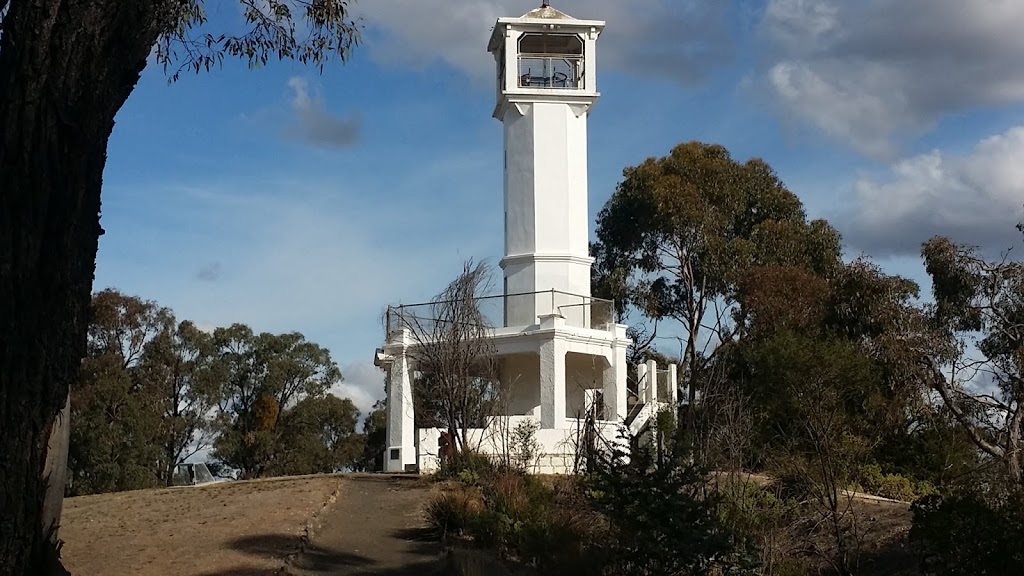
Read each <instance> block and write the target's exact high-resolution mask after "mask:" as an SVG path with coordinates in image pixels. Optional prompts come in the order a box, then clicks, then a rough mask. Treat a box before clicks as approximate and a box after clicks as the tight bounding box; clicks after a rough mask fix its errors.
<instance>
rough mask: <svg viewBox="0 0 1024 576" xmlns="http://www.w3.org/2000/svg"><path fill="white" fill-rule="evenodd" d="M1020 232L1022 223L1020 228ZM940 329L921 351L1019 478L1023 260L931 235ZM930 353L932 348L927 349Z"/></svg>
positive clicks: (956, 410)
mask: <svg viewBox="0 0 1024 576" xmlns="http://www.w3.org/2000/svg"><path fill="white" fill-rule="evenodd" d="M1022 231H1024V229H1022ZM922 255H923V256H924V261H925V267H926V269H927V271H928V274H929V275H930V276H931V279H932V294H933V296H934V305H933V306H932V307H931V309H930V318H931V320H932V322H933V326H934V328H935V329H936V332H937V336H938V337H937V338H935V339H934V340H933V341H932V346H931V347H930V348H929V349H927V350H925V351H923V353H922V354H921V358H922V359H923V360H922V362H924V363H925V364H926V365H927V367H928V368H929V369H930V373H931V375H932V376H933V377H932V379H931V384H932V386H933V388H934V389H935V390H936V392H938V394H939V395H940V396H941V398H942V400H943V402H944V403H945V405H946V406H947V408H948V409H949V410H950V412H952V414H953V416H954V417H955V418H956V420H957V421H958V422H959V423H960V425H961V426H962V427H963V429H964V430H965V431H966V432H967V434H968V436H969V437H970V438H971V440H972V441H973V442H974V443H975V444H976V445H977V446H978V448H979V449H980V450H981V451H982V452H984V453H985V454H987V455H988V456H989V457H991V458H994V459H996V460H997V461H999V462H1001V463H1002V465H1003V466H1004V467H1005V470H1006V473H1007V475H1008V477H1009V479H1010V480H1011V482H1013V483H1016V484H1020V483H1022V482H1024V453H1022V452H1024V262H1021V261H1014V260H1011V259H1010V258H1009V257H1008V256H1004V257H1003V258H999V259H990V258H986V257H984V255H982V254H981V253H980V252H979V250H978V249H977V248H974V247H971V246H963V245H957V244H955V243H953V242H952V241H951V240H949V239H948V238H943V237H935V238H932V239H931V240H929V241H928V242H926V243H925V244H924V247H923V249H922ZM924 352H930V353H924Z"/></svg>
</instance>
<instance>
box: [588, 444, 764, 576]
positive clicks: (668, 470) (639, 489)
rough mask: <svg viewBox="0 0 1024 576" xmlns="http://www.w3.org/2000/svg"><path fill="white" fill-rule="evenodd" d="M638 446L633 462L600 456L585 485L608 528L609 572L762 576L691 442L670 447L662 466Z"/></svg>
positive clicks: (615, 453)
mask: <svg viewBox="0 0 1024 576" xmlns="http://www.w3.org/2000/svg"><path fill="white" fill-rule="evenodd" d="M632 444H633V445H632V447H631V450H630V452H629V454H628V456H627V454H626V453H625V452H624V451H623V450H621V449H620V448H615V449H613V450H612V451H610V452H608V453H599V454H598V455H597V456H596V458H595V461H596V464H595V467H594V469H593V470H592V471H591V472H590V474H588V476H587V479H586V489H587V495H588V500H589V502H590V504H591V506H592V507H593V508H594V510H595V511H597V512H599V513H600V514H601V515H602V516H603V517H604V518H605V519H606V520H607V522H608V524H609V531H610V534H609V537H608V538H607V540H606V542H605V543H604V546H605V547H606V548H605V553H606V556H605V562H606V563H607V564H606V573H610V574H624V575H630V574H637V575H640V574H643V575H646V574H681V575H684V574H708V573H710V572H711V571H712V570H720V571H723V572H725V573H730V574H741V573H749V574H753V573H756V572H755V571H756V568H757V565H758V559H757V554H756V551H755V550H753V547H752V546H750V544H749V543H748V542H737V540H736V539H735V537H734V533H733V532H732V530H730V529H729V527H728V526H727V525H726V524H725V523H724V522H723V521H722V518H721V516H720V514H719V507H720V505H721V498H720V496H718V495H716V494H713V493H711V492H710V491H709V490H708V485H707V476H706V473H705V471H704V470H703V469H701V468H700V467H699V466H697V465H695V464H693V463H692V459H691V458H690V457H689V453H688V451H687V450H685V449H684V448H683V447H684V446H685V443H683V442H680V441H676V442H675V443H673V444H672V445H670V446H669V450H668V453H667V458H665V460H664V462H663V463H658V462H657V461H656V459H655V456H654V455H653V454H652V453H651V451H650V450H648V449H646V448H644V447H641V446H640V445H638V444H637V443H636V442H632Z"/></svg>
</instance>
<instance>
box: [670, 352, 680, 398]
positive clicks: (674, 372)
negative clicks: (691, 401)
mask: <svg viewBox="0 0 1024 576" xmlns="http://www.w3.org/2000/svg"><path fill="white" fill-rule="evenodd" d="M678 370H679V366H678V365H677V364H676V363H675V362H672V363H671V364H669V365H668V398H667V401H668V402H671V403H672V404H677V403H679V373H678Z"/></svg>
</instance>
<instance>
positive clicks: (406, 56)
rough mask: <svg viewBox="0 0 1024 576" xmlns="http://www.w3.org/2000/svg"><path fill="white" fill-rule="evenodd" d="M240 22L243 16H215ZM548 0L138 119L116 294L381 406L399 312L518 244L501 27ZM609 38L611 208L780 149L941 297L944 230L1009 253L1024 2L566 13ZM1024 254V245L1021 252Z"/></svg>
mask: <svg viewBox="0 0 1024 576" xmlns="http://www.w3.org/2000/svg"><path fill="white" fill-rule="evenodd" d="M214 4H217V5H218V6H219V8H218V9H217V10H214V9H213V8H211V12H213V17H212V21H213V22H214V23H215V24H216V25H222V24H223V23H228V25H231V24H232V23H233V22H234V20H236V19H237V18H238V14H236V13H235V12H234V11H233V5H232V2H223V3H212V2H211V6H213V5H214ZM535 4H539V2H537V1H535V0H506V1H499V0H479V1H473V0H464V1H461V2H453V1H452V0H415V1H413V0H362V1H361V2H358V3H356V5H355V12H356V14H358V15H359V16H361V17H363V18H364V20H363V23H364V25H365V29H364V43H363V45H361V46H360V47H358V48H357V49H356V51H355V53H354V57H353V59H352V60H351V61H350V62H349V63H347V64H345V65H341V64H340V63H334V64H330V65H328V66H326V67H325V68H324V71H323V74H322V75H321V74H319V73H318V72H317V71H316V70H312V69H307V68H303V67H302V66H300V65H297V64H293V63H274V64H271V65H269V66H267V67H266V68H263V69H259V70H252V71H250V70H248V69H247V67H246V66H245V65H244V64H243V63H237V62H228V63H226V64H225V66H224V67H223V68H222V69H219V70H215V71H213V72H212V73H209V74H205V73H204V74H201V75H198V76H195V75H191V76H190V75H187V74H185V75H183V76H182V78H181V79H180V80H179V81H178V82H177V83H175V84H173V85H171V86H168V84H167V80H166V75H165V74H164V72H163V70H162V69H160V68H159V67H156V66H151V67H150V68H149V69H147V70H146V72H145V73H144V75H143V78H142V80H141V82H140V83H139V86H138V88H137V89H136V90H135V92H134V93H133V95H132V96H131V98H130V99H129V100H128V102H127V104H126V105H125V107H124V108H123V109H122V110H121V112H120V114H119V115H118V117H117V124H116V126H115V129H114V133H113V136H112V138H111V142H110V149H109V153H108V162H107V168H106V172H105V181H104V197H103V214H102V223H103V226H104V228H105V230H106V234H105V235H104V236H103V238H102V239H101V241H100V251H99V258H98V263H97V272H96V288H97V289H100V288H104V287H107V286H113V287H116V288H118V289H120V290H122V291H124V292H127V293H131V294H136V295H139V296H142V297H144V298H147V299H153V300H156V301H158V302H159V303H160V304H162V305H164V306H169V307H171V308H172V309H173V310H174V311H175V312H176V313H177V315H178V317H179V318H181V319H186V318H187V319H191V320H194V321H196V322H197V323H199V324H200V325H202V326H206V327H213V326H218V325H226V324H230V323H232V322H244V323H247V324H250V325H251V326H253V327H254V328H255V329H257V330H269V331H278V332H281V331H291V330H298V331H300V332H302V333H304V334H305V335H306V336H307V337H308V338H309V339H311V340H313V341H315V342H317V343H319V344H321V345H324V346H326V347H328V348H329V349H330V350H331V353H332V356H333V357H334V358H335V360H336V361H338V363H339V364H340V365H341V366H342V370H343V372H344V374H345V378H346V382H345V383H344V384H342V385H341V386H340V387H339V389H338V393H340V394H343V395H348V396H350V397H352V398H353V400H355V401H356V403H357V405H359V406H361V407H362V408H363V409H364V410H365V408H367V407H368V406H369V405H370V404H372V402H373V399H375V398H379V397H381V396H382V395H383V386H382V382H383V379H382V375H381V373H380V372H379V371H377V369H375V368H373V366H372V364H371V363H370V361H371V359H372V355H373V351H374V349H375V348H376V346H378V345H379V344H380V341H381V339H382V336H383V332H382V327H381V322H380V316H381V314H382V312H383V310H384V307H385V306H386V305H387V304H389V303H400V302H406V303H408V302H414V301H417V302H418V301H423V300H425V299H428V298H429V297H430V296H431V295H432V294H434V293H436V292H437V291H438V290H439V289H440V288H442V287H443V286H444V284H445V283H447V282H448V281H449V280H450V279H451V278H452V277H454V275H455V274H456V273H457V272H458V270H459V269H460V267H461V264H462V262H463V261H464V260H465V259H467V258H470V257H473V258H477V259H488V260H490V261H491V262H492V263H495V264H496V263H497V260H498V259H499V258H500V257H501V250H502V198H501V196H502V176H501V158H502V149H501V147H502V136H501V134H502V133H501V125H500V124H499V123H498V122H497V121H496V120H493V119H492V118H491V111H492V109H493V106H494V86H493V83H492V80H491V79H492V78H493V70H492V67H493V60H492V59H491V57H490V56H489V55H488V54H487V53H486V51H485V46H486V39H487V37H488V35H489V33H490V28H491V26H493V24H494V21H495V19H496V18H497V17H499V16H518V15H520V14H522V13H525V12H526V11H528V10H529V9H531V8H534V7H535V6H534V5H535ZM553 4H554V6H555V7H556V8H560V9H562V10H564V11H566V12H568V13H570V14H572V15H574V16H577V17H579V18H586V19H602V20H606V21H607V26H608V27H607V29H606V32H605V33H604V34H603V35H602V37H601V38H600V40H599V42H598V50H599V54H598V67H599V81H598V82H599V90H600V91H601V93H602V99H601V102H600V103H599V105H598V106H597V107H596V108H595V110H594V112H593V114H592V115H591V118H590V143H589V145H590V211H591V216H592V217H593V216H594V215H596V213H597V211H598V210H600V208H601V206H602V205H603V204H604V202H605V200H607V198H608V197H609V196H610V194H611V193H612V192H613V191H614V189H615V185H616V183H617V182H618V181H619V179H620V176H621V172H622V169H623V168H625V167H627V166H630V165H634V164H637V163H639V162H641V161H643V160H644V159H645V158H647V157H651V156H661V155H664V154H666V153H667V152H668V151H669V150H670V149H671V147H672V146H673V145H675V144H677V143H680V142H684V141H690V140H701V141H705V142H714V143H720V144H723V145H725V146H726V147H728V148H729V149H730V151H732V153H733V155H734V156H735V157H737V158H738V159H741V160H745V159H747V158H750V157H754V156H757V157H761V158H764V159H765V160H766V161H768V162H769V163H770V164H771V165H772V166H774V167H775V169H776V170H777V171H778V173H779V174H780V176H781V177H782V179H783V180H784V181H785V182H786V183H787V185H788V186H789V187H790V189H791V190H793V191H794V192H795V193H796V194H797V195H798V196H799V197H800V198H801V199H802V200H803V201H804V203H805V206H806V208H807V211H808V213H809V215H810V216H811V217H824V218H828V219H829V220H830V221H831V222H832V223H833V224H834V225H835V226H837V227H838V228H839V229H840V231H841V232H843V234H844V240H845V244H846V250H847V253H848V254H850V255H851V256H853V255H857V254H860V253H862V252H864V253H867V254H870V255H872V256H874V257H875V258H876V260H878V261H879V262H880V263H881V264H882V265H883V266H885V267H886V269H887V270H888V271H890V272H892V273H898V274H904V275H908V276H910V277H912V278H915V279H917V280H919V281H921V282H922V284H923V285H925V288H926V289H927V286H926V284H925V282H924V281H925V278H924V276H923V272H922V270H921V267H920V264H919V263H918V261H919V258H918V255H917V254H918V249H919V247H920V244H921V243H922V242H923V241H925V240H926V239H928V238H929V237H930V236H932V235H934V234H946V235H950V236H952V237H953V238H954V239H956V240H958V241H961V242H966V243H971V244H976V245H979V246H982V247H984V248H985V249H987V250H989V251H991V252H993V253H995V252H998V251H999V250H1003V249H1006V248H1008V247H1010V246H1012V245H1014V244H1015V243H1016V244H1019V242H1017V239H1018V236H1019V235H1017V234H1016V231H1015V230H1014V229H1013V226H1014V224H1016V223H1017V222H1018V221H1020V220H1021V218H1022V216H1024V210H1022V208H1021V206H1022V204H1024V161H1021V159H1022V158H1024V67H1021V66H1020V62H1021V61H1024V35H1022V34H1020V33H1019V30H1020V29H1021V28H1022V27H1024V3H1022V2H1019V0H972V1H971V2H965V1H963V0H846V1H841V0H759V1H753V0H732V1H726V0H722V1H721V2H706V1H698V0H629V1H628V2H626V1H623V0H561V1H558V0H556V1H555V2H553ZM1018 250H1020V248H1018Z"/></svg>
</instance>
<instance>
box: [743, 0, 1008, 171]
mask: <svg viewBox="0 0 1024 576" xmlns="http://www.w3.org/2000/svg"><path fill="white" fill-rule="evenodd" d="M1022 27H1024V2H1020V1H1019V0H989V1H986V2H966V1H964V0H864V1H858V2H852V1H841V0H769V3H768V4H767V6H766V8H765V12H764V15H763V18H762V21H761V24H760V32H761V33H762V37H763V38H764V39H766V40H767V42H768V43H769V45H770V53H771V57H770V60H769V61H770V64H769V68H768V73H767V77H766V79H767V82H768V85H769V87H770V88H771V89H772V90H773V91H774V93H775V95H776V96H777V98H778V100H779V102H780V103H781V105H782V107H783V109H784V110H785V111H786V112H787V113H788V114H790V115H792V116H794V117H796V118H799V119H801V120H804V121H806V122H808V123H810V124H812V125H814V126H816V127H817V128H818V129H820V130H821V131H822V132H824V133H825V134H826V135H828V136H829V137H831V138H833V139H835V140H838V141H840V142H843V143H844V144H848V145H850V146H852V147H853V148H855V149H856V150H858V151H860V152H861V153H863V154H865V155H868V156H871V157H875V158H891V157H892V156H893V155H894V154H895V153H896V151H897V150H898V145H899V142H900V140H901V139H902V138H906V137H912V136H916V135H919V134H921V133H924V132H926V131H927V130H929V129H930V128H931V127H933V126H934V125H935V124H936V123H937V122H938V121H939V120H941V118H942V117H943V116H945V115H947V114H951V113H955V112H957V111H960V110H963V109H966V108H971V107H978V106H1000V105H1007V104H1016V103H1022V102H1024V67H1021V66H1020V62H1021V61H1022V60H1024V35H1022V34H1020V30H1021V28H1022Z"/></svg>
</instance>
